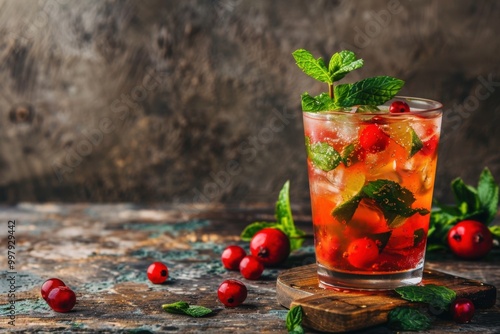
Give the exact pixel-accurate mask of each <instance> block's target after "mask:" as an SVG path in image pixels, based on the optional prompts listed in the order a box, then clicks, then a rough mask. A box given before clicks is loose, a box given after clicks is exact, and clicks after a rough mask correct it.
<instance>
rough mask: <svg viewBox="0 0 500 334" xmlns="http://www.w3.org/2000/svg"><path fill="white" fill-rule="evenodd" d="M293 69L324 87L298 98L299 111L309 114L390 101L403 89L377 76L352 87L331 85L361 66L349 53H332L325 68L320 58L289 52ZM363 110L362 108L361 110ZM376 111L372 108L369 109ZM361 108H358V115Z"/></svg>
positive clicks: (356, 83)
mask: <svg viewBox="0 0 500 334" xmlns="http://www.w3.org/2000/svg"><path fill="white" fill-rule="evenodd" d="M292 55H293V57H294V59H295V62H296V63H297V66H298V67H299V68H300V69H301V70H302V71H303V72H304V73H305V74H307V75H309V76H310V77H312V78H314V79H316V80H319V81H321V82H324V83H327V84H328V93H322V94H320V95H318V96H315V97H314V96H311V95H309V94H308V93H304V94H303V95H302V110H304V111H310V112H318V111H327V110H342V108H348V107H353V106H356V105H358V106H377V105H380V104H382V103H385V102H386V101H388V100H390V99H391V98H393V97H394V96H395V95H396V94H397V92H398V91H399V90H400V89H401V87H403V85H404V81H402V80H399V79H396V78H392V77H388V76H378V77H373V78H367V79H364V80H361V81H359V82H355V83H352V84H341V85H338V86H334V83H335V82H336V81H339V80H341V79H343V78H344V77H345V76H346V75H347V74H348V73H349V72H352V71H354V70H356V69H358V68H360V67H362V66H363V60H362V59H357V58H356V55H355V54H354V52H352V51H348V50H343V51H340V52H337V53H335V54H334V55H333V56H332V57H331V58H330V62H329V63H328V66H327V65H326V64H325V61H324V60H323V58H321V57H320V58H317V59H316V58H314V57H313V55H312V54H311V53H310V52H309V51H307V50H304V49H299V50H296V51H295V52H293V53H292ZM364 109H366V108H364ZM373 109H375V110H377V109H376V108H373ZM362 111H363V108H361V109H360V112H362Z"/></svg>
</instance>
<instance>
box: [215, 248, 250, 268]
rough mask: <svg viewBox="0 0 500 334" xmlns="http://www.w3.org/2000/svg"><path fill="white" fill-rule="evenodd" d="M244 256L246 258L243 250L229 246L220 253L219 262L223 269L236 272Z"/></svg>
mask: <svg viewBox="0 0 500 334" xmlns="http://www.w3.org/2000/svg"><path fill="white" fill-rule="evenodd" d="M245 256H247V253H246V252H245V250H244V249H243V248H241V247H240V246H236V245H231V246H228V247H227V248H226V249H224V251H223V252H222V255H221V261H222V264H223V265H224V268H226V269H229V270H238V269H239V268H240V262H241V260H242V259H243V258H244V257H245Z"/></svg>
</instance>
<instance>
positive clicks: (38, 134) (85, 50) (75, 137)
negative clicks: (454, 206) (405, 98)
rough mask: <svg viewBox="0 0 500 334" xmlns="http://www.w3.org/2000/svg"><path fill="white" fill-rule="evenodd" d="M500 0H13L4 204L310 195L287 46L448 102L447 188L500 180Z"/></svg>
mask: <svg viewBox="0 0 500 334" xmlns="http://www.w3.org/2000/svg"><path fill="white" fill-rule="evenodd" d="M499 18H500V2H498V1H476V0H461V1H452V0H446V1H411V0H376V1H372V0H370V1H332V0H324V1H321V0H309V1H299V0H288V1H266V0H211V1H208V0H204V1H202V0H199V1H196V0H187V1H160V0H158V1H157V0H147V1H112V0H100V1H72V0H52V1H32V0H16V1H8V0H5V1H0V111H1V114H0V201H2V202H4V203H15V202H18V201H40V202H43V201H92V202H101V201H103V202H118V201H129V202H225V203H231V202H255V201H257V202H269V203H271V202H273V201H274V200H275V199H276V196H277V191H278V190H279V188H280V187H281V185H282V184H283V183H284V182H285V181H286V180H287V179H290V180H291V182H292V189H291V193H292V202H307V201H308V199H309V193H308V182H307V174H306V160H305V159H306V157H305V149H304V148H303V145H304V144H303V128H302V119H301V111H300V94H301V93H302V92H304V91H309V92H311V93H314V94H317V93H319V92H321V91H324V89H325V87H323V85H322V84H318V83H316V82H315V81H314V80H312V79H309V78H308V77H307V76H305V75H304V74H303V73H302V72H301V71H300V70H299V69H298V68H297V67H296V65H295V63H294V60H293V58H292V56H291V53H292V51H294V50H295V49H297V48H306V49H308V50H311V51H312V52H313V54H314V55H316V56H323V57H324V58H327V59H328V58H329V57H330V56H331V54H332V53H333V52H336V51H339V50H341V49H350V50H352V51H355V52H356V53H357V55H358V56H359V57H360V58H363V59H364V60H365V67H364V68H363V69H362V70H358V71H356V72H354V73H353V74H351V75H350V76H348V78H347V80H348V81H352V80H359V79H361V78H364V77H368V76H373V75H391V76H395V77H399V78H401V79H403V80H405V81H406V85H405V87H404V89H403V90H402V91H401V94H402V95H412V96H419V97H426V98H431V99H436V100H439V101H442V102H443V103H444V105H445V116H444V121H443V130H442V131H443V137H442V144H441V146H440V148H439V155H440V157H439V168H438V175H437V183H436V191H435V197H436V198H438V199H440V200H446V201H451V200H453V198H452V195H451V193H450V191H449V183H450V181H451V180H452V179H453V178H455V177H458V176H460V177H463V178H464V179H465V180H466V182H468V183H474V184H475V183H476V182H477V177H478V175H479V173H480V171H481V170H482V169H483V167H484V166H489V168H490V169H491V171H492V172H493V175H494V176H495V178H496V179H497V180H498V181H500V152H499V148H498V145H499V144H500V131H499V130H498V125H499V124H500V110H499V109H500V72H499V69H500V61H499V52H500V44H499V42H498V31H499V30H500V20H499Z"/></svg>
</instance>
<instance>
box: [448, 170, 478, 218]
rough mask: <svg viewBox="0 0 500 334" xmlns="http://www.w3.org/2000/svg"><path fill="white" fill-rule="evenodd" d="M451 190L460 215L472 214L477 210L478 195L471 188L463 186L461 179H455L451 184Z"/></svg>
mask: <svg viewBox="0 0 500 334" xmlns="http://www.w3.org/2000/svg"><path fill="white" fill-rule="evenodd" d="M451 189H452V190H453V194H454V195H455V200H456V201H457V207H458V208H459V209H460V211H461V212H462V214H466V213H467V212H474V211H477V210H478V209H479V207H480V204H479V195H478V194H477V190H476V189H474V188H473V187H472V186H469V185H467V184H465V182H464V181H463V180H462V179H460V178H457V179H455V180H453V181H452V182H451Z"/></svg>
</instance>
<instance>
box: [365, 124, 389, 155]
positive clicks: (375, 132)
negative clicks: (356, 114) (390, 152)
mask: <svg viewBox="0 0 500 334" xmlns="http://www.w3.org/2000/svg"><path fill="white" fill-rule="evenodd" d="M359 144H360V145H361V147H362V148H364V149H365V150H367V151H368V152H370V153H377V152H380V151H383V150H385V148H386V147H387V145H388V144H389V136H387V135H386V134H385V133H384V132H383V131H382V130H381V129H380V127H379V126H378V125H377V124H369V125H367V126H366V127H365V128H364V129H363V130H362V131H361V134H360V135H359Z"/></svg>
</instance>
